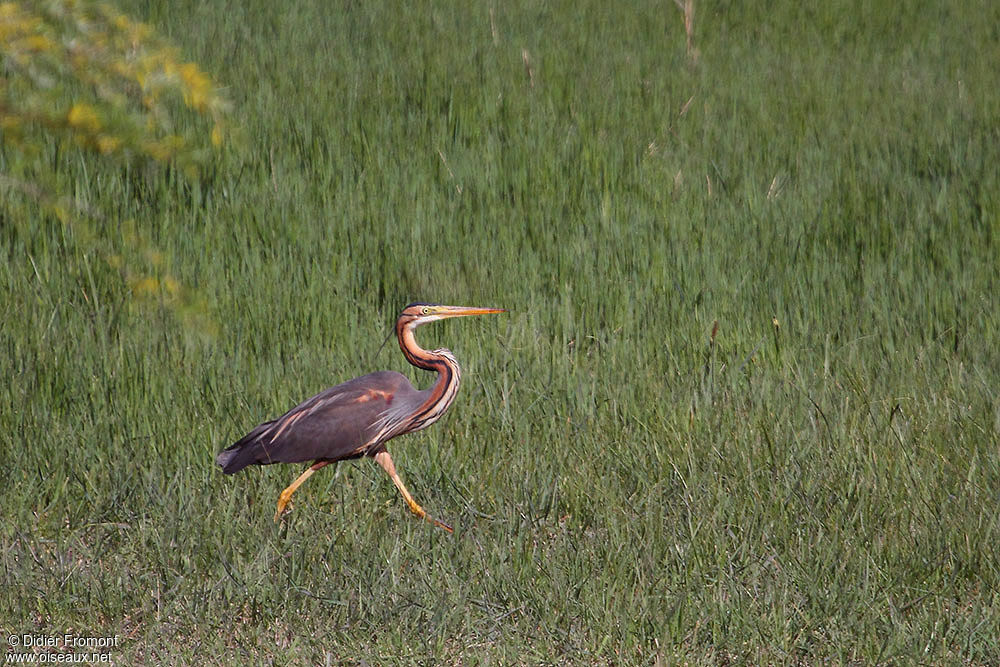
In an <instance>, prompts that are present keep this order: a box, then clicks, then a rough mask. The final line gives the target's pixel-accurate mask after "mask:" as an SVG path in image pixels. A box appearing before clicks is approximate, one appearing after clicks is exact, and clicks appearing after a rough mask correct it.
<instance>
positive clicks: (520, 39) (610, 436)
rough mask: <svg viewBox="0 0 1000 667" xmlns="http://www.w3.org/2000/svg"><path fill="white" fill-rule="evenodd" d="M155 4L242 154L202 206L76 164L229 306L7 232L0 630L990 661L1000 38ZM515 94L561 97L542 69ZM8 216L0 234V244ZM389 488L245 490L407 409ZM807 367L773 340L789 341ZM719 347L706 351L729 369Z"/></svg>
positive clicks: (773, 25) (281, 648)
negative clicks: (436, 306)
mask: <svg viewBox="0 0 1000 667" xmlns="http://www.w3.org/2000/svg"><path fill="white" fill-rule="evenodd" d="M856 4H858V3H845V2H829V3H822V6H821V7H817V8H810V7H809V6H808V5H809V3H806V5H807V6H805V7H799V6H798V5H795V4H794V3H791V4H789V5H788V6H787V7H780V6H774V5H773V3H736V4H734V5H727V4H726V3H716V4H714V5H709V4H703V3H701V2H697V1H696V2H695V19H694V27H695V33H694V46H695V47H696V48H697V49H698V56H697V62H694V63H692V62H691V61H690V60H689V59H688V56H687V54H686V51H685V35H684V24H683V16H682V14H681V12H679V11H678V10H677V8H676V7H675V6H674V4H673V3H670V2H657V3H631V4H629V5H628V6H627V7H622V6H618V5H615V4H613V3H604V2H582V3H558V2H557V3H545V4H540V3H538V4H536V3H493V4H492V5H491V4H488V3H480V4H478V5H476V4H473V5H471V6H470V3H449V2H443V3H433V4H431V5H425V4H420V3H417V4H416V5H410V6H405V7H402V8H400V7H397V6H395V5H394V4H392V3H378V2H364V3H322V2H316V3H309V2H298V3H292V4H291V5H288V4H287V3H266V2H254V1H252V2H243V3H235V4H234V3H225V2H221V1H210V2H188V3H177V2H160V1H159V0H149V1H146V2H139V1H133V2H128V3H126V4H124V5H123V9H125V10H126V11H127V12H129V13H131V14H133V15H135V16H137V17H138V18H141V19H143V20H146V21H149V22H150V23H152V24H153V25H154V26H156V27H157V28H158V29H160V30H161V31H162V32H164V33H165V34H166V35H167V36H169V37H170V38H171V39H173V40H174V41H175V42H177V43H178V44H179V45H181V47H182V48H183V49H184V53H185V55H186V56H187V57H188V58H191V59H193V60H196V61H197V62H199V63H200V64H201V65H203V66H204V67H205V68H206V69H208V70H209V71H211V72H213V73H214V74H215V75H216V77H217V78H218V79H219V80H221V81H223V82H224V83H225V84H226V85H227V86H228V87H229V88H228V91H227V92H228V94H229V96H230V97H231V98H232V99H233V100H234V101H235V103H236V114H235V117H236V124H237V125H238V126H239V130H240V132H241V134H242V136H243V137H244V139H243V141H242V142H240V143H238V144H236V145H235V146H234V147H233V148H232V149H231V150H230V152H229V153H227V154H226V155H224V156H222V157H221V158H220V159H219V160H218V161H217V163H216V164H215V165H214V168H213V171H212V173H211V174H209V175H207V176H206V178H204V179H202V180H201V181H199V182H196V183H187V182H185V181H183V180H179V179H177V178H176V177H175V176H174V175H173V174H172V173H171V172H169V171H164V170H161V171H150V172H142V173H123V172H122V171H120V170H119V169H117V168H115V167H113V166H107V165H100V164H97V163H94V162H91V161H89V160H86V159H84V158H81V157H80V156H77V155H74V154H72V152H71V151H55V150H53V158H52V159H58V160H61V161H62V164H63V166H62V167H61V168H60V169H61V173H62V174H63V177H64V178H65V184H66V187H67V189H68V190H69V191H70V192H72V193H74V194H75V196H76V197H77V198H78V200H80V201H84V202H88V203H89V204H90V205H92V206H96V207H98V208H100V209H101V210H104V211H107V212H108V218H107V221H106V226H105V228H104V230H103V235H104V237H105V238H106V239H107V243H108V244H110V245H111V247H118V246H123V245H125V244H127V242H128V241H127V240H126V238H127V234H126V232H125V231H124V229H125V227H123V226H122V225H121V221H124V220H134V221H135V224H136V226H137V227H138V228H140V229H142V230H143V232H144V234H146V235H147V236H148V238H149V240H150V242H151V243H152V244H153V245H155V246H156V247H157V248H158V249H159V250H160V251H161V252H162V253H163V257H164V258H165V259H164V264H163V266H164V267H165V268H166V269H169V270H170V271H171V272H172V273H173V275H176V276H177V277H178V278H179V279H180V280H182V281H183V283H184V284H185V285H187V286H188V287H190V288H191V289H192V290H194V291H195V293H196V294H197V297H198V301H197V302H196V303H197V304H200V305H196V306H193V307H196V308H198V309H200V310H199V313H198V314H199V317H198V318H196V319H192V318H190V317H186V316H184V315H183V314H182V313H179V312H178V310H177V309H176V308H172V307H170V305H169V304H163V305H162V306H155V305H153V306H151V305H149V304H148V303H143V302H140V301H137V300H136V299H134V298H133V297H132V296H131V295H130V294H129V293H128V290H127V288H126V287H125V286H124V285H123V284H122V281H121V279H120V277H119V274H118V272H117V270H116V269H114V268H112V267H110V266H108V265H107V264H106V262H104V260H102V258H101V254H100V253H99V252H94V251H93V249H92V248H91V247H90V246H89V245H88V244H87V243H86V242H85V239H81V238H79V237H78V235H77V234H75V232H74V228H73V227H71V226H70V227H67V226H64V225H62V224H60V223H58V222H56V221H53V220H50V219H46V218H42V217H39V218H38V219H36V220H32V221H20V222H18V223H17V224H11V221H10V220H9V219H5V218H3V217H0V239H2V240H0V248H2V251H3V254H4V261H3V262H2V263H0V277H2V278H0V280H2V283H3V288H4V289H3V297H2V301H0V315H2V318H3V326H2V329H0V371H2V374H3V377H5V378H7V381H6V382H4V383H3V384H2V386H0V454H2V458H3V460H4V466H3V468H2V472H0V487H2V488H3V494H2V508H0V517H2V520H0V563H2V567H0V583H2V585H0V630H2V631H3V632H4V633H5V634H6V633H31V634H54V635H61V634H63V633H64V632H67V631H71V630H72V631H74V632H76V633H77V634H92V635H108V634H111V635H114V634H117V635H119V636H120V637H121V638H122V645H121V647H120V648H118V649H115V651H114V653H113V658H114V660H115V661H116V662H117V663H119V664H134V663H148V664H157V663H159V664H177V663H188V664H204V663H206V662H207V663H226V664H231V663H232V662H233V661H236V662H246V663H271V664H303V663H317V664H324V663H334V664H337V663H342V662H348V663H352V662H358V663H360V662H362V661H364V663H367V664H387V663H389V664H391V663H428V662H445V663H463V664H466V663H472V664H476V663H480V662H483V663H494V662H498V663H501V664H510V663H528V664H532V663H562V662H566V661H568V662H573V663H583V664H588V663H598V664H603V663H614V664H622V663H626V664H654V663H666V664H670V663H675V662H678V661H689V662H691V663H695V664H727V663H733V662H735V663H772V664H787V663H808V664H815V663H819V662H821V661H829V662H832V663H858V664H871V663H889V662H894V663H902V664H911V663H925V664H927V663H933V664H953V663H971V664H997V663H998V662H1000V639H998V636H997V632H996V629H997V627H1000V592H998V586H1000V562H998V557H997V548H996V544H997V543H1000V519H998V518H997V517H998V514H997V503H998V500H1000V459H998V445H1000V397H998V393H997V392H998V387H1000V373H998V369H1000V315H998V312H1000V309H998V300H997V294H1000V278H998V264H1000V242H998V233H1000V224H998V217H997V215H998V204H1000V175H998V164H1000V129H998V128H1000V124H998V123H997V119H998V118H1000V92H998V88H997V86H996V63H997V62H1000V34H998V32H997V29H996V26H997V25H1000V12H998V10H997V7H996V6H995V4H993V3H987V2H960V3H952V4H948V3H942V5H941V6H940V7H930V8H929V7H927V6H926V5H925V3H916V2H902V3H887V2H874V3H867V4H864V3H862V4H863V6H861V7H856V6H855V5H856ZM523 53H527V62H528V63H529V64H530V70H531V71H530V76H529V71H528V68H526V66H525V56H524V55H523ZM0 215H2V214H0ZM412 300H423V301H434V302H441V303H455V304H462V305H482V306H494V305H496V306H503V307H507V308H509V309H511V312H510V313H508V314H506V315H503V316H499V317H496V318H481V319H477V320H464V321H453V322H448V323H440V324H436V325H432V326H429V327H427V328H424V329H422V330H421V331H420V336H419V338H420V341H421V342H422V344H423V345H424V346H425V347H437V346H441V345H445V346H447V347H449V348H451V349H452V350H454V351H455V353H456V355H457V356H458V358H459V360H460V362H461V363H462V366H463V369H464V383H463V387H462V390H461V391H460V393H459V396H458V399H457V400H456V402H455V404H454V406H453V407H452V408H451V411H450V413H449V414H448V415H447V416H446V417H445V418H444V419H443V420H442V421H441V422H440V423H439V424H437V425H436V426H434V427H433V428H431V429H429V430H428V431H426V432H424V433H422V434H419V435H415V436H408V437H406V438H403V439H400V440H397V441H393V442H392V443H391V444H390V449H391V451H392V452H393V456H394V458H395V459H396V464H397V467H398V468H399V470H400V472H401V474H402V476H403V478H404V479H405V480H406V482H407V484H408V486H409V487H410V490H411V491H412V492H413V493H414V495H415V497H416V498H417V500H418V501H419V502H421V504H423V505H424V506H425V507H426V508H427V509H428V510H429V511H430V512H431V513H433V514H435V515H436V516H439V517H440V518H442V519H444V520H446V521H448V522H450V523H452V524H453V525H454V526H455V534H454V535H453V536H448V535H446V534H445V533H444V532H443V531H440V530H435V529H433V528H431V527H429V526H428V525H427V524H425V523H422V522H420V521H417V520H416V519H414V518H413V517H412V516H411V515H410V514H409V513H408V512H407V510H406V506H405V504H404V503H403V502H402V500H401V499H400V498H399V497H398V494H397V493H396V490H395V489H394V488H393V485H392V484H391V483H390V482H389V480H388V479H387V478H386V477H385V475H384V474H383V473H382V472H381V470H379V469H378V468H377V466H375V465H374V464H373V463H372V462H370V461H360V462H352V463H343V464H340V465H338V466H337V467H336V468H335V469H334V468H327V469H325V470H324V471H322V473H319V474H317V475H316V476H315V477H313V478H312V479H311V480H309V482H308V483H307V484H306V485H305V486H304V487H303V488H302V489H301V490H300V491H299V492H298V493H297V494H296V497H295V501H294V509H293V511H292V513H291V514H290V515H289V517H288V518H287V520H286V521H285V522H284V523H283V524H281V525H275V524H273V523H272V521H271V516H272V514H273V512H274V503H275V502H276V500H277V495H278V493H279V492H280V490H281V489H282V488H284V487H285V486H286V485H287V484H288V483H289V482H290V481H291V480H292V479H293V478H294V477H295V475H297V474H298V472H299V470H300V468H299V467H298V466H271V467H268V468H266V469H253V470H248V471H245V472H244V473H241V474H240V475H238V476H236V477H232V478H230V477H225V476H223V475H222V474H221V473H220V472H219V470H218V469H217V467H216V466H215V465H214V463H213V457H214V454H215V453H216V452H217V451H218V450H219V449H221V448H223V447H224V446H226V445H228V444H229V443H230V442H232V441H234V440H235V439H237V438H238V437H240V436H241V435H243V434H244V433H245V432H246V431H247V430H249V429H250V428H251V427H252V426H254V425H255V424H256V423H257V422H258V421H261V420H263V419H265V418H270V417H273V416H276V415H277V414H280V413H281V412H282V411H283V410H285V409H287V408H288V407H291V406H292V405H294V404H295V403H296V402H297V401H299V400H301V399H303V398H306V397H308V396H310V395H312V394H313V393H315V392H317V391H319V390H321V389H323V388H325V387H327V386H330V385H333V384H336V383H338V382H340V381H343V380H346V379H349V378H351V377H354V376H356V375H360V374H363V373H365V372H369V371H371V370H376V369H381V368H392V369H397V370H402V371H404V372H406V373H408V374H409V375H410V377H412V378H413V379H414V380H415V381H416V382H417V383H418V384H421V385H422V386H427V384H429V382H430V380H431V379H430V378H429V377H427V376H426V375H424V374H420V373H417V372H415V371H413V370H412V369H409V367H407V365H406V363H405V361H404V360H403V359H402V356H401V355H400V354H399V353H398V351H397V350H396V349H395V347H394V346H393V345H389V346H387V347H386V348H385V349H384V350H383V351H382V352H381V353H380V354H377V353H378V346H379V343H380V342H381V341H382V339H383V338H384V337H385V336H386V335H387V334H388V333H389V331H390V330H391V328H390V327H391V323H392V322H393V320H394V318H395V315H396V314H397V312H398V311H399V310H400V308H401V307H402V306H403V305H404V304H406V303H407V302H409V301H412ZM773 319H776V320H777V322H778V324H779V326H778V327H777V328H775V326H774V325H773V324H772V320H773ZM715 322H718V332H717V334H716V335H715V337H714V340H713V339H712V338H711V334H712V329H713V325H714V323H715Z"/></svg>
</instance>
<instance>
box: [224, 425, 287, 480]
mask: <svg viewBox="0 0 1000 667" xmlns="http://www.w3.org/2000/svg"><path fill="white" fill-rule="evenodd" d="M272 423H273V422H265V423H263V424H261V425H260V426H258V427H257V428H255V429H254V430H252V431H250V432H249V433H247V434H246V435H245V436H243V437H242V438H240V439H239V440H238V441H237V442H235V443H233V444H232V445H230V446H229V447H226V448H225V449H223V450H222V451H221V452H219V453H218V455H217V456H216V457H215V462H216V463H217V464H219V465H220V466H222V472H224V473H226V474H227V475H232V474H233V473H237V472H239V471H240V470H243V469H244V468H246V467H247V466H251V465H253V464H255V463H261V460H260V453H261V448H260V443H259V442H258V436H259V435H260V434H261V433H262V432H263V431H266V430H267V429H268V427H270V426H271V424H272Z"/></svg>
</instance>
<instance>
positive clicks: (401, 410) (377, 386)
mask: <svg viewBox="0 0 1000 667" xmlns="http://www.w3.org/2000/svg"><path fill="white" fill-rule="evenodd" d="M496 312H503V311H501V310H499V309H496V308H463V307H456V306H436V305H430V304H410V305H409V306H407V307H406V308H405V309H404V310H403V312H402V314H401V315H400V316H399V319H398V320H397V322H396V334H397V337H398V338H399V345H400V348H401V349H402V350H403V354H404V355H405V356H406V358H407V360H408V361H409V362H410V363H411V364H413V365H414V366H417V367H418V368H423V369H426V370H433V371H437V373H438V378H437V381H436V382H435V383H434V385H433V386H432V387H431V388H429V389H416V388H415V387H414V386H413V385H412V384H410V381H409V380H407V379H406V377H405V376H404V375H403V374H401V373H397V372H395V371H379V372H376V373H369V374H368V375H364V376H362V377H359V378H355V379H353V380H348V381H347V382H344V383H342V384H339V385H337V386H335V387H331V388H329V389H327V390H325V391H323V392H320V393H319V394H316V395H315V396H313V397H312V398H310V399H308V400H306V401H304V402H302V403H300V404H299V405H297V406H295V407H294V408H292V409H291V410H289V411H288V412H286V413H285V414H284V415H282V416H281V417H278V418H277V419H274V420H272V421H268V422H264V423H263V424H260V425H259V426H257V427H256V428H254V429H253V430H252V431H250V433H248V434H247V435H245V436H244V437H243V438H241V439H240V440H238V441H237V442H236V443H234V444H233V445H231V446H230V447H228V448H226V449H224V450H223V451H221V452H219V455H218V456H217V457H216V459H215V460H216V463H218V464H219V465H220V466H221V467H222V470H223V472H225V473H226V474H230V475H231V474H233V473H236V472H239V471H240V470H242V469H243V468H246V467H247V466H250V465H270V464H273V463H302V462H306V461H312V462H313V465H312V466H311V467H310V468H308V469H307V470H306V471H305V472H304V473H303V474H302V475H301V476H300V477H299V478H298V479H297V480H296V481H295V482H294V483H293V484H292V485H291V486H289V487H288V488H287V489H285V491H284V492H283V493H282V495H281V498H280V499H279V501H278V511H277V513H276V514H275V519H277V518H279V517H280V516H281V513H282V512H283V511H284V508H285V505H287V503H288V500H289V499H290V498H291V496H292V494H293V493H294V492H295V489H297V488H298V486H299V485H300V484H301V483H302V482H304V481H305V480H306V479H307V478H308V477H309V476H310V475H312V473H314V472H315V471H316V470H319V469H320V468H322V467H323V466H325V465H327V464H329V463H332V462H334V461H342V460H344V459H353V458H359V457H362V456H371V457H373V458H375V460H376V461H377V462H378V463H379V464H380V465H381V466H382V467H383V468H385V470H386V472H388V473H389V475H390V477H392V480H393V482H394V483H395V484H396V486H397V488H399V490H400V492H401V493H402V494H403V497H404V498H405V499H406V502H407V504H408V505H409V506H410V509H411V510H412V511H413V512H414V513H416V514H418V515H420V516H422V517H425V518H428V520H429V521H431V522H432V523H435V524H436V525H439V526H441V527H442V528H445V529H447V530H449V531H450V530H451V529H450V528H449V527H448V526H447V525H445V524H442V523H441V522H439V521H435V520H433V519H430V518H429V517H427V515H426V512H424V510H423V509H422V508H421V507H420V506H419V505H417V504H416V502H414V501H413V499H412V498H411V497H410V494H409V493H408V492H407V490H406V487H405V486H403V483H402V481H401V480H400V479H399V476H398V475H397V474H396V471H395V468H394V466H393V463H392V459H391V457H390V456H389V453H388V451H387V450H386V448H385V443H386V441H388V440H390V439H392V438H394V437H396V436H397V435H402V434H404V433H412V432H414V431H419V430H421V429H424V428H427V427H428V426H430V425H431V424H433V423H434V422H435V421H437V420H438V419H440V417H441V415H442V414H444V412H445V410H447V409H448V407H449V406H450V405H451V403H452V401H454V400H455V395H456V394H457V392H458V386H459V383H460V381H461V371H460V369H459V366H458V362H457V361H456V360H455V357H454V356H453V355H452V354H451V352H449V351H448V350H445V349H440V350H434V351H428V350H424V349H423V348H421V347H420V346H419V345H417V343H416V340H415V339H414V337H413V330H414V329H415V328H416V327H418V326H420V325H421V324H424V323H426V322H430V321H434V320H437V319H442V318H445V317H457V316H460V315H481V314H486V313H496Z"/></svg>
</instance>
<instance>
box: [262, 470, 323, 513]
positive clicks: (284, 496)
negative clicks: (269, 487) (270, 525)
mask: <svg viewBox="0 0 1000 667" xmlns="http://www.w3.org/2000/svg"><path fill="white" fill-rule="evenodd" d="M329 463H330V462H329V461H317V462H316V463H314V464H312V465H311V466H309V467H308V468H307V469H306V471H305V472H304V473H302V474H301V475H299V476H298V478H296V480H295V481H294V482H292V483H291V485H290V486H289V487H288V488H287V489H285V490H284V491H282V492H281V495H280V496H278V511H277V512H275V513H274V520H275V521H277V520H278V519H280V518H281V514H282V513H283V512H284V511H285V505H287V504H288V501H289V500H291V499H292V494H293V493H295V489H297V488H299V487H300V486H302V482H304V481H306V480H307V479H309V478H310V477H312V474H313V473H314V472H316V471H317V470H319V469H320V468H322V467H323V466H325V465H328V464H329Z"/></svg>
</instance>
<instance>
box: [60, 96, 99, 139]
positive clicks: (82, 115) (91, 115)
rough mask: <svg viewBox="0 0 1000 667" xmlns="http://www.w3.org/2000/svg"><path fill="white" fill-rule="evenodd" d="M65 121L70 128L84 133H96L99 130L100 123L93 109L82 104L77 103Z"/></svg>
mask: <svg viewBox="0 0 1000 667" xmlns="http://www.w3.org/2000/svg"><path fill="white" fill-rule="evenodd" d="M66 120H67V121H68V122H69V124H70V125H71V126H72V127H75V128H77V129H79V130H83V131H85V132H96V131H97V130H99V129H101V121H100V119H99V118H98V117H97V111H96V110H95V109H94V107H92V106H90V105H89V104H83V103H82V102H77V103H76V104H74V105H73V106H72V107H71V108H70V110H69V113H68V114H67V115H66Z"/></svg>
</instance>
